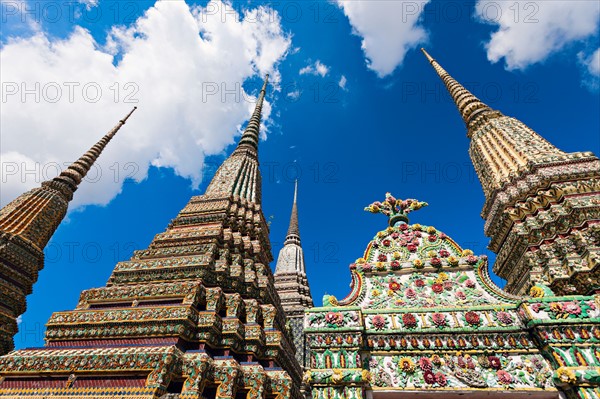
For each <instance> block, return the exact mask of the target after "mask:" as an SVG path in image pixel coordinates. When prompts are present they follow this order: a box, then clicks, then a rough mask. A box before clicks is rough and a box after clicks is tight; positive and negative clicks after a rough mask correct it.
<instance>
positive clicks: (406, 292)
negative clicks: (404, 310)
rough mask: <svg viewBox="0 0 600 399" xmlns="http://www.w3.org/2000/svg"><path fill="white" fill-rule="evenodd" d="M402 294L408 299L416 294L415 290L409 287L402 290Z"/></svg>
mask: <svg viewBox="0 0 600 399" xmlns="http://www.w3.org/2000/svg"><path fill="white" fill-rule="evenodd" d="M404 295H406V297H407V298H408V299H414V298H415V297H416V296H417V292H416V291H415V290H413V289H412V288H409V289H407V290H406V291H405V292H404Z"/></svg>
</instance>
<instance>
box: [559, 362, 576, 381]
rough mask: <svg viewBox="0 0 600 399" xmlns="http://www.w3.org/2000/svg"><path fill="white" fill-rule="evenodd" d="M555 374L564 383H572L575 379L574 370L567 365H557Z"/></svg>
mask: <svg viewBox="0 0 600 399" xmlns="http://www.w3.org/2000/svg"><path fill="white" fill-rule="evenodd" d="M556 375H557V376H558V379H559V380H560V381H561V382H564V383H565V384H574V383H575V381H577V376H576V375H575V372H574V371H573V370H571V369H570V368H568V367H564V366H563V367H559V368H558V370H556Z"/></svg>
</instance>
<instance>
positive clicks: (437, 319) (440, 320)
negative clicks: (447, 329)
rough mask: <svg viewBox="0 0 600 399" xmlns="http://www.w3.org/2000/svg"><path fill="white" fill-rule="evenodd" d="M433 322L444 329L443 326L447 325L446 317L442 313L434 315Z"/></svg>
mask: <svg viewBox="0 0 600 399" xmlns="http://www.w3.org/2000/svg"><path fill="white" fill-rule="evenodd" d="M431 320H433V323H434V324H435V325H436V326H438V327H442V326H445V325H446V315H444V314H442V313H434V314H433V315H432V316H431Z"/></svg>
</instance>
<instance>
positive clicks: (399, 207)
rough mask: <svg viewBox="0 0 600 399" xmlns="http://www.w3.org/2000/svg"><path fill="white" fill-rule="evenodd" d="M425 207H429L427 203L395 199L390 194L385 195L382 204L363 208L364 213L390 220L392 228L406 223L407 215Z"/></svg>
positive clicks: (373, 204) (377, 202)
mask: <svg viewBox="0 0 600 399" xmlns="http://www.w3.org/2000/svg"><path fill="white" fill-rule="evenodd" d="M427 205H429V204H428V203H427V202H422V201H418V200H416V199H412V198H408V199H405V200H401V199H396V198H394V196H393V195H392V194H390V193H385V200H384V201H383V202H379V201H376V202H373V203H372V204H371V205H369V206H368V207H366V208H365V211H368V212H371V213H383V214H384V215H385V216H387V217H388V218H390V220H389V224H390V226H392V227H393V226H395V225H397V224H400V223H408V216H407V215H408V214H409V213H411V212H412V211H417V210H419V209H421V208H423V207H424V206H427Z"/></svg>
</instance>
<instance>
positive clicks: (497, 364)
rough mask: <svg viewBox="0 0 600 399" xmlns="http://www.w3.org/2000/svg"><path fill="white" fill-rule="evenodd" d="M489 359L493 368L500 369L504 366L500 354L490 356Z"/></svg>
mask: <svg viewBox="0 0 600 399" xmlns="http://www.w3.org/2000/svg"><path fill="white" fill-rule="evenodd" d="M488 361H489V362H490V367H491V368H493V369H496V370H499V369H500V367H502V363H501V362H500V358H499V357H498V356H488Z"/></svg>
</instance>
